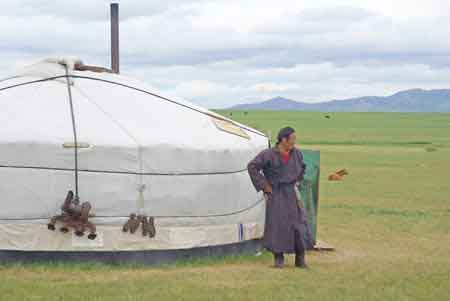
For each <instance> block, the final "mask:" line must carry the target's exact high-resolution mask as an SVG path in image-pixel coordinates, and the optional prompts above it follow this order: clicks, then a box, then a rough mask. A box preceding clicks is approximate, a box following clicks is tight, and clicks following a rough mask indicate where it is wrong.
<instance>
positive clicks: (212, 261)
mask: <svg viewBox="0 0 450 301" xmlns="http://www.w3.org/2000/svg"><path fill="white" fill-rule="evenodd" d="M269 256H270V254H269V253H268V252H266V251H263V252H262V253H259V254H258V255H257V254H242V255H226V256H212V257H203V258H188V259H182V260H177V261H174V262H171V263H161V264H152V265H145V264H139V263H101V262H95V261H84V262H64V261H48V262H47V261H39V262H32V263H31V262H30V263H29V262H12V263H0V273H1V271H2V270H3V269H11V268H14V269H34V270H47V269H52V270H66V271H67V270H72V271H96V272H97V271H110V270H129V269H135V270H148V269H161V268H164V269H175V268H192V267H206V266H208V267H210V266H215V265H216V266H219V265H229V264H238V263H243V262H245V263H249V262H263V261H264V260H266V259H267V258H269Z"/></svg>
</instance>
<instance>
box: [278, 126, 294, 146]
mask: <svg viewBox="0 0 450 301" xmlns="http://www.w3.org/2000/svg"><path fill="white" fill-rule="evenodd" d="M292 133H295V130H294V129H293V128H291V127H290V126H287V127H285V128H282V129H281V130H280V131H279V132H278V136H277V145H278V144H279V143H280V142H281V140H283V138H286V139H288V138H289V136H290V135H291V134H292Z"/></svg>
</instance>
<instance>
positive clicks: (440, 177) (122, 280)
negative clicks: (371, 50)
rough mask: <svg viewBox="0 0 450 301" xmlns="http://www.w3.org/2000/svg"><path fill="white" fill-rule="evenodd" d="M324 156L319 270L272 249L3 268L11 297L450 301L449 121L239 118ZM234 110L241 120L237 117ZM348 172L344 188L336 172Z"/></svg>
mask: <svg viewBox="0 0 450 301" xmlns="http://www.w3.org/2000/svg"><path fill="white" fill-rule="evenodd" d="M220 113H222V114H224V115H225V116H227V117H230V118H232V119H234V120H236V121H239V122H242V123H244V124H248V125H250V126H253V127H255V128H257V129H260V130H262V131H264V132H267V133H269V132H270V134H271V136H272V137H273V136H275V135H276V133H277V130H278V129H279V128H280V127H282V126H286V125H290V126H293V127H294V128H296V129H297V132H298V139H299V141H298V142H299V144H300V146H301V147H302V148H305V149H318V150H320V151H321V179H320V180H321V183H320V204H319V225H318V238H319V239H320V240H323V241H326V242H327V243H330V244H332V245H334V246H335V247H336V251H335V252H320V253H319V252H309V253H308V260H309V264H310V266H311V269H310V270H309V271H304V270H298V269H295V268H293V267H291V266H292V263H293V262H292V261H293V260H292V258H289V260H288V264H290V265H291V266H288V267H287V268H285V269H284V270H277V269H273V268H271V267H270V266H271V264H272V258H271V256H270V254H267V253H263V254H262V255H261V256H252V255H247V256H240V257H226V258H219V259H206V260H199V261H191V262H180V263H176V264H172V265H168V266H159V267H142V266H108V265H101V264H36V265H17V264H14V265H4V266H0V280H1V281H0V300H450V114H416V113H410V114H406V113H405V114H403V113H330V114H329V117H330V118H325V115H326V114H325V113H319V112H253V111H250V112H248V113H244V112H230V111H220ZM231 113H232V115H230V114H231ZM338 168H347V169H348V171H349V172H350V174H349V175H348V176H347V177H346V178H345V180H344V181H342V182H329V181H327V175H328V173H330V172H332V171H334V170H336V169H338Z"/></svg>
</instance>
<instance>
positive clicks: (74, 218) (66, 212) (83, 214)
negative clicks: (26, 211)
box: [47, 190, 97, 239]
mask: <svg viewBox="0 0 450 301" xmlns="http://www.w3.org/2000/svg"><path fill="white" fill-rule="evenodd" d="M91 208H92V206H91V204H90V203H89V202H83V203H82V204H80V202H79V200H77V199H74V194H73V191H71V190H69V192H68V193H67V196H66V199H65V201H64V203H63V205H62V206H61V211H62V212H61V214H59V215H55V216H53V217H52V218H51V219H50V222H49V223H48V225H47V228H48V229H49V230H51V231H54V230H55V229H56V223H57V222H61V223H62V224H63V225H62V227H61V228H60V229H59V230H60V231H61V232H62V233H67V232H69V231H70V229H73V230H74V231H75V235H77V236H83V235H84V232H85V231H86V230H89V235H88V238H89V239H95V238H96V237H97V234H96V227H95V225H94V224H93V223H91V222H90V221H89V217H92V216H93V215H90V214H89V212H90V211H91Z"/></svg>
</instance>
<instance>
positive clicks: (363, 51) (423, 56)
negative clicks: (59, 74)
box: [0, 0, 450, 108]
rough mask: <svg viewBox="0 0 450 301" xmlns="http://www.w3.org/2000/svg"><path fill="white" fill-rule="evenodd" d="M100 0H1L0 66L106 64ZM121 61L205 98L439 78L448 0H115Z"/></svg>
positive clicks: (212, 102) (346, 91) (449, 34)
mask: <svg viewBox="0 0 450 301" xmlns="http://www.w3.org/2000/svg"><path fill="white" fill-rule="evenodd" d="M110 2H111V1H105V0H64V1H54V0H14V1H5V0H1V2H0V3H1V5H2V7H1V9H0V76H4V75H6V74H8V72H10V71H9V70H12V69H14V68H20V67H22V66H24V65H28V64H32V63H35V62H37V61H39V60H42V59H45V58H48V57H54V56H58V57H60V56H64V55H70V56H77V57H79V58H80V59H82V60H83V62H84V63H86V64H91V65H100V66H109V65H110V46H109V45H110V32H109V30H110V27H109V26H110V25H109V3H110ZM116 2H119V3H120V51H121V53H120V57H121V73H122V74H123V75H127V76H131V77H135V78H138V79H140V80H142V81H145V82H147V83H149V84H150V85H151V86H152V87H153V88H154V89H155V90H157V91H159V92H160V93H161V94H163V95H164V94H165V93H166V94H167V95H177V96H178V97H181V98H184V99H187V100H190V101H192V102H194V103H196V104H199V105H201V106H204V107H208V108H225V107H230V106H232V105H235V104H239V103H252V102H259V101H263V100H266V99H269V98H272V97H276V96H282V97H286V98H290V99H294V100H297V101H304V102H319V101H327V100H332V99H344V98H349V97H359V96H368V95H379V96H382V95H389V94H393V93H395V92H397V91H400V90H406V89H413V88H423V89H435V88H450V22H449V21H448V20H449V19H450V0H421V1H418V0H395V1H393V0H389V1H387V0H377V1H374V0H370V1H369V0H368V1H365V0H357V1H356V0H348V1H347V0H339V1H336V0H335V1H328V0H305V1H304V0H290V1H287V0H277V1H273V0H269V1H267V0H245V1H244V0H239V1H236V0H208V1H207V0H198V1H193V0H192V1H191V0H164V1H158V0H153V1H148V0H123V1H116Z"/></svg>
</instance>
